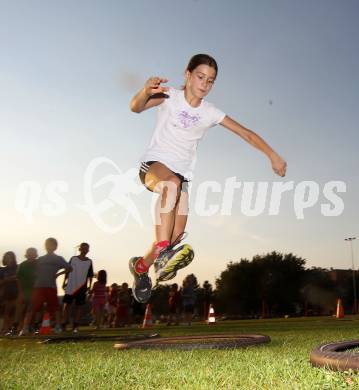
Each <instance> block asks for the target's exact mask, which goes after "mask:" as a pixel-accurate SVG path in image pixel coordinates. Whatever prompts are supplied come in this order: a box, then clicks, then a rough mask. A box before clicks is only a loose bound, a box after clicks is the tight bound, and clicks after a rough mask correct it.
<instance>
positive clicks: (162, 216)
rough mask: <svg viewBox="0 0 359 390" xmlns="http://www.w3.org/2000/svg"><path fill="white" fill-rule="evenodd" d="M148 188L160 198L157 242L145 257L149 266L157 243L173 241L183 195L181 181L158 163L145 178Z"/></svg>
mask: <svg viewBox="0 0 359 390" xmlns="http://www.w3.org/2000/svg"><path fill="white" fill-rule="evenodd" d="M145 183H146V186H147V187H148V188H149V189H151V190H152V191H153V192H157V193H158V194H159V195H160V196H159V198H158V200H157V203H156V211H155V213H156V216H155V218H156V227H155V231H156V232H155V234H156V241H155V242H154V243H153V244H152V246H151V248H150V249H149V251H148V252H147V253H146V255H145V256H144V257H143V261H144V263H145V264H146V265H147V266H149V265H151V264H153V262H154V260H155V258H156V253H155V251H156V247H155V245H156V243H158V242H161V241H169V242H170V241H171V238H172V235H173V232H174V228H175V220H176V209H177V203H178V200H179V198H180V194H181V180H180V179H179V178H178V177H177V176H176V175H175V174H174V173H173V172H172V171H171V170H170V169H168V168H167V167H166V166H165V165H163V164H162V163H160V162H156V163H154V164H152V165H151V166H150V167H149V170H148V172H147V174H146V178H145Z"/></svg>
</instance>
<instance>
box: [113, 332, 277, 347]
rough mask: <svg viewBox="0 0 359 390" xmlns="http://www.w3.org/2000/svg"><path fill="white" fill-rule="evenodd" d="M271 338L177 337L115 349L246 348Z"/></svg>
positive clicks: (253, 336) (245, 335) (125, 345)
mask: <svg viewBox="0 0 359 390" xmlns="http://www.w3.org/2000/svg"><path fill="white" fill-rule="evenodd" d="M270 341H271V340H270V337H269V336H265V335H260V334H214V335H201V336H176V337H165V338H158V339H156V340H144V341H143V340H141V341H133V342H129V343H119V344H115V345H114V348H116V349H120V350H125V349H133V348H139V349H180V350H192V349H229V348H246V347H250V346H253V345H261V344H266V343H269V342H270Z"/></svg>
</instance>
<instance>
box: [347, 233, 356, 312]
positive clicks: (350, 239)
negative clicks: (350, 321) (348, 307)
mask: <svg viewBox="0 0 359 390" xmlns="http://www.w3.org/2000/svg"><path fill="white" fill-rule="evenodd" d="M354 240H356V237H348V238H344V241H348V242H349V243H350V253H351V258H352V271H353V294H354V314H357V312H358V303H357V286H356V279H355V267H354V253H353V241H354Z"/></svg>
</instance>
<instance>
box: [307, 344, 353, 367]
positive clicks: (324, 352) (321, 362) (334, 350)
mask: <svg viewBox="0 0 359 390" xmlns="http://www.w3.org/2000/svg"><path fill="white" fill-rule="evenodd" d="M357 347H359V340H348V341H338V342H335V343H326V344H321V345H320V346H319V347H317V348H315V349H313V351H312V352H311V353H310V362H311V363H312V365H313V366H315V367H324V368H329V369H331V370H334V371H347V370H349V369H352V370H354V371H359V352H358V353H356V352H348V350H350V349H353V348H357Z"/></svg>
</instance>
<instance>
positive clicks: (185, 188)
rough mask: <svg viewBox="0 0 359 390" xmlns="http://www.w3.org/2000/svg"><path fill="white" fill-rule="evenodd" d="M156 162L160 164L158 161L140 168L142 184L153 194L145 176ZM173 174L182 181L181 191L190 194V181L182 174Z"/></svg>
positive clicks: (149, 162) (143, 164)
mask: <svg viewBox="0 0 359 390" xmlns="http://www.w3.org/2000/svg"><path fill="white" fill-rule="evenodd" d="M155 162H158V161H146V162H142V163H141V166H140V171H139V176H140V180H141V183H142V184H143V185H144V186H145V187H146V188H147V189H148V190H149V191H151V192H152V190H150V189H149V188H148V187H147V186H146V184H145V176H146V173H147V171H148V168H149V167H150V166H151V165H152V164H153V163H155ZM171 172H173V171H171ZM173 174H174V175H176V176H177V177H178V178H179V179H180V180H181V191H182V192H188V180H187V179H186V178H185V177H184V176H182V175H181V174H180V173H176V172H173Z"/></svg>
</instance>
